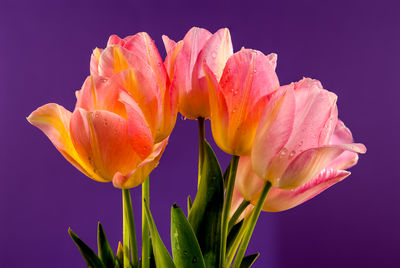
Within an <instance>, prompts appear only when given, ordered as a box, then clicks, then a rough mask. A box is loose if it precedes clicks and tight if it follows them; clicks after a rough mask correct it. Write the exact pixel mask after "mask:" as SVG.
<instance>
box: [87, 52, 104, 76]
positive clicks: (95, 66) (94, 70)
mask: <svg viewBox="0 0 400 268" xmlns="http://www.w3.org/2000/svg"><path fill="white" fill-rule="evenodd" d="M102 52H103V50H102V49H99V48H95V49H94V50H93V53H92V55H91V57H90V74H91V75H99V60H100V55H101V53H102Z"/></svg>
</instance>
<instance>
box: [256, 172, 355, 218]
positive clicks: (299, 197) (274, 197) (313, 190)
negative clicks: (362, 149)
mask: <svg viewBox="0 0 400 268" xmlns="http://www.w3.org/2000/svg"><path fill="white" fill-rule="evenodd" d="M349 175H350V172H348V171H344V170H335V169H324V170H322V171H321V172H320V173H319V174H318V175H317V176H316V177H315V178H313V179H312V180H310V181H308V182H307V183H305V184H304V185H302V186H300V187H298V188H296V189H293V190H284V189H279V188H276V187H272V188H271V189H270V191H269V193H268V195H267V199H266V201H265V203H264V206H263V210H264V211H270V212H277V211H283V210H287V209H290V208H293V207H295V206H298V205H300V204H302V203H304V202H306V201H307V200H309V199H311V198H313V197H314V196H316V195H318V194H320V193H321V192H322V191H324V190H326V189H327V188H329V187H331V186H332V185H334V184H336V183H337V182H339V181H341V180H343V179H344V178H346V177H347V176H349Z"/></svg>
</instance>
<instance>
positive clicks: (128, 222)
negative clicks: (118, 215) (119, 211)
mask: <svg viewBox="0 0 400 268" xmlns="http://www.w3.org/2000/svg"><path fill="white" fill-rule="evenodd" d="M122 207H123V242H124V268H128V267H130V263H131V262H130V258H129V255H131V257H132V266H133V267H135V268H136V267H138V253H137V245H136V231H135V220H134V218H133V210H132V200H131V194H130V192H129V189H122ZM129 242H130V243H129ZM129 244H130V249H131V251H130V252H129Z"/></svg>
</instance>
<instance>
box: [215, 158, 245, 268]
mask: <svg viewBox="0 0 400 268" xmlns="http://www.w3.org/2000/svg"><path fill="white" fill-rule="evenodd" d="M239 158H240V157H239V156H237V155H232V161H231V166H230V171H229V177H228V184H227V188H226V194H225V202H224V206H223V208H222V219H221V244H220V249H219V266H218V267H220V268H222V267H224V266H225V255H226V239H227V236H228V221H229V210H230V208H231V202H232V195H233V188H234V186H235V178H236V170H237V166H238V163H239Z"/></svg>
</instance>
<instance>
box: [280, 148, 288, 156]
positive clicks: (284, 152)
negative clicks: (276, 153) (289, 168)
mask: <svg viewBox="0 0 400 268" xmlns="http://www.w3.org/2000/svg"><path fill="white" fill-rule="evenodd" d="M287 153H288V150H287V149H286V148H283V149H282V150H281V157H284V156H285V155H287Z"/></svg>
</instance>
